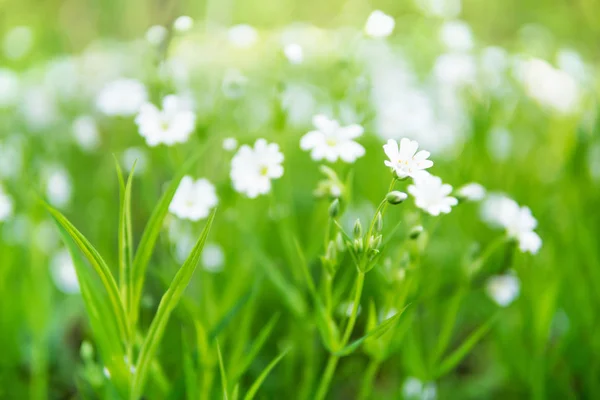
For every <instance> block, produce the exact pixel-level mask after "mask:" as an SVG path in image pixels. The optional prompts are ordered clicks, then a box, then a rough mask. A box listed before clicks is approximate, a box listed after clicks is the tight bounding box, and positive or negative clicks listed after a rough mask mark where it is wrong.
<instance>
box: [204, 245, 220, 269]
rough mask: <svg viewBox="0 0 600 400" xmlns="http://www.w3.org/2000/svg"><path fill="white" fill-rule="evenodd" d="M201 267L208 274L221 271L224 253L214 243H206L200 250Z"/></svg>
mask: <svg viewBox="0 0 600 400" xmlns="http://www.w3.org/2000/svg"><path fill="white" fill-rule="evenodd" d="M201 257H202V266H203V267H204V269H205V270H207V271H209V272H213V273H216V272H221V271H223V265H224V264H225V253H223V249H222V248H221V246H219V245H218V244H215V243H207V244H206V245H205V246H204V249H202V256H201Z"/></svg>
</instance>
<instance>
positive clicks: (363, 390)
mask: <svg viewBox="0 0 600 400" xmlns="http://www.w3.org/2000/svg"><path fill="white" fill-rule="evenodd" d="M380 365H381V363H380V362H379V360H376V359H371V361H370V362H369V365H368V366H367V369H366V370H365V373H364V375H363V380H362V385H361V387H360V392H359V395H358V399H359V400H366V399H367V398H368V397H369V395H370V394H371V391H372V390H373V381H374V380H375V375H377V371H378V370H379V366H380Z"/></svg>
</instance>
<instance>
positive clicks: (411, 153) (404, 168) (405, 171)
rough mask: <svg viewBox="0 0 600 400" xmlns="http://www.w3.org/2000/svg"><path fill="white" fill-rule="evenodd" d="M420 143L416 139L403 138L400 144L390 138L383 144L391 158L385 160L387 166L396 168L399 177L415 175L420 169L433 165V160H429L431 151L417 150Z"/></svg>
mask: <svg viewBox="0 0 600 400" xmlns="http://www.w3.org/2000/svg"><path fill="white" fill-rule="evenodd" d="M418 148H419V143H417V142H416V141H415V140H410V139H407V138H403V139H401V140H400V145H398V142H396V141H395V140H394V139H390V140H388V141H387V143H386V144H384V145H383V151H384V152H385V154H386V155H387V156H388V158H389V160H386V161H384V164H385V165H386V166H387V167H390V168H392V169H393V170H394V172H395V173H396V175H397V176H398V178H399V179H404V178H406V177H409V176H414V174H415V173H417V172H418V171H422V170H425V169H427V168H429V167H431V166H433V161H431V160H428V158H429V155H430V153H429V152H428V151H425V150H421V151H419V152H417V149H418Z"/></svg>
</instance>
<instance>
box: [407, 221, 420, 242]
mask: <svg viewBox="0 0 600 400" xmlns="http://www.w3.org/2000/svg"><path fill="white" fill-rule="evenodd" d="M421 233H423V226H422V225H417V226H415V227H414V228H412V229H411V230H410V233H409V234H408V237H409V238H411V239H413V240H414V239H416V238H418V237H419V236H421Z"/></svg>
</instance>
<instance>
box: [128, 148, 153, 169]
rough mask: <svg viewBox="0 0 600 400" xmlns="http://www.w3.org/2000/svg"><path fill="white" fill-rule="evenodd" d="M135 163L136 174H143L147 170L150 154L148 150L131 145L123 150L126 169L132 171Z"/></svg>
mask: <svg viewBox="0 0 600 400" xmlns="http://www.w3.org/2000/svg"><path fill="white" fill-rule="evenodd" d="M134 163H135V175H138V174H141V173H143V172H144V171H145V170H146V165H147V164H148V156H147V155H146V152H145V151H144V150H142V149H140V148H138V147H130V148H128V149H126V150H125V151H124V152H123V165H124V166H125V171H127V172H131V168H133V164H134Z"/></svg>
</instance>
